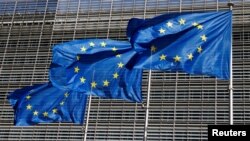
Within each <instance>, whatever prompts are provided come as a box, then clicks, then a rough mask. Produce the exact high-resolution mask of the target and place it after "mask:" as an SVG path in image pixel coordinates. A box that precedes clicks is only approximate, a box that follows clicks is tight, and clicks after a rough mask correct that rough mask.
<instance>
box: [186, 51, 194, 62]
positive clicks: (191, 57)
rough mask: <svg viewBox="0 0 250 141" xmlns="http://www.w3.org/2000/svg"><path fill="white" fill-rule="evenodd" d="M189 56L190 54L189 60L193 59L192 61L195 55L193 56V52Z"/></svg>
mask: <svg viewBox="0 0 250 141" xmlns="http://www.w3.org/2000/svg"><path fill="white" fill-rule="evenodd" d="M187 56H188V59H189V60H191V61H192V60H193V57H194V56H193V54H192V53H189V54H188V55H187Z"/></svg>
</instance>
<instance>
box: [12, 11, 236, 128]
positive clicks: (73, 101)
mask: <svg viewBox="0 0 250 141" xmlns="http://www.w3.org/2000/svg"><path fill="white" fill-rule="evenodd" d="M231 36H232V13H231V11H221V12H196V13H172V14H164V15H161V16H158V17H154V18H152V19H136V18H133V19H131V20H130V21H129V23H128V26H127V37H128V39H129V41H115V40H110V39H85V40H74V41H70V42H66V43H62V44H58V45H56V46H55V47H54V48H53V57H52V63H51V66H50V70H49V82H48V83H45V84H41V85H34V86H30V87H25V88H23V89H20V90H16V91H14V92H12V93H11V94H10V95H9V97H8V99H9V101H10V103H11V105H12V106H13V108H14V111H15V124H16V125H19V126H23V125H34V124H37V123H48V122H74V123H83V119H84V111H85V106H86V99H87V96H88V95H95V96H99V97H102V98H111V99H124V100H127V101H132V102H142V94H141V83H142V72H143V70H147V69H151V70H162V71H183V72H186V73H189V74H195V75H197V74H198V75H207V76H212V77H217V78H219V79H225V80H228V79H229V78H230V59H231V56H230V52H231V43H232V41H231Z"/></svg>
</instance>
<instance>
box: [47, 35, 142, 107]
mask: <svg viewBox="0 0 250 141" xmlns="http://www.w3.org/2000/svg"><path fill="white" fill-rule="evenodd" d="M135 54H136V52H135V51H134V50H133V49H132V47H131V45H130V43H129V42H125V41H114V40H109V39H86V40H75V41H71V42H67V43H63V44H59V45H56V46H55V47H54V48H53V58H52V65H51V67H50V81H51V82H52V83H53V85H55V86H57V87H60V88H66V89H71V90H74V91H78V92H83V93H85V94H87V95H96V96H99V97H103V98H112V99H124V100H128V101H132V102H142V95H141V81H142V69H133V68H131V67H132V66H129V65H130V64H129V61H130V60H131V58H132V57H133V56H134V55H135Z"/></svg>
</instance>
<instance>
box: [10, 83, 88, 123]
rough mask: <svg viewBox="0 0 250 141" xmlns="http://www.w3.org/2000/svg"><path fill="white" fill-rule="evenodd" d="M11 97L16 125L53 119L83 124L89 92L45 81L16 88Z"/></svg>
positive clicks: (45, 121) (48, 121) (52, 120)
mask: <svg viewBox="0 0 250 141" xmlns="http://www.w3.org/2000/svg"><path fill="white" fill-rule="evenodd" d="M8 99H9V101H10V104H11V105H12V106H13V109H14V114H15V121H14V124H15V125H16V126H28V125H34V124H37V123H50V122H73V123H78V124H83V120H84V115H85V107H86V100H87V95H85V94H83V93H80V92H75V91H72V90H68V91H67V90H62V89H59V88H57V87H54V86H53V85H52V84H51V83H45V84H39V85H34V86H28V87H24V88H22V89H18V90H15V91H14V92H12V93H11V94H10V95H9V96H8Z"/></svg>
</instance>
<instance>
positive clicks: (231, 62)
mask: <svg viewBox="0 0 250 141" xmlns="http://www.w3.org/2000/svg"><path fill="white" fill-rule="evenodd" d="M227 5H228V6H229V8H230V10H231V11H232V10H233V6H234V4H233V3H231V2H229V3H228V4H227ZM232 36H233V35H231V52H230V82H229V91H230V92H229V95H230V108H229V109H230V111H229V112H230V113H229V122H230V125H233V124H234V121H233V120H234V118H233V117H234V115H233V114H234V113H233V37H232Z"/></svg>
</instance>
